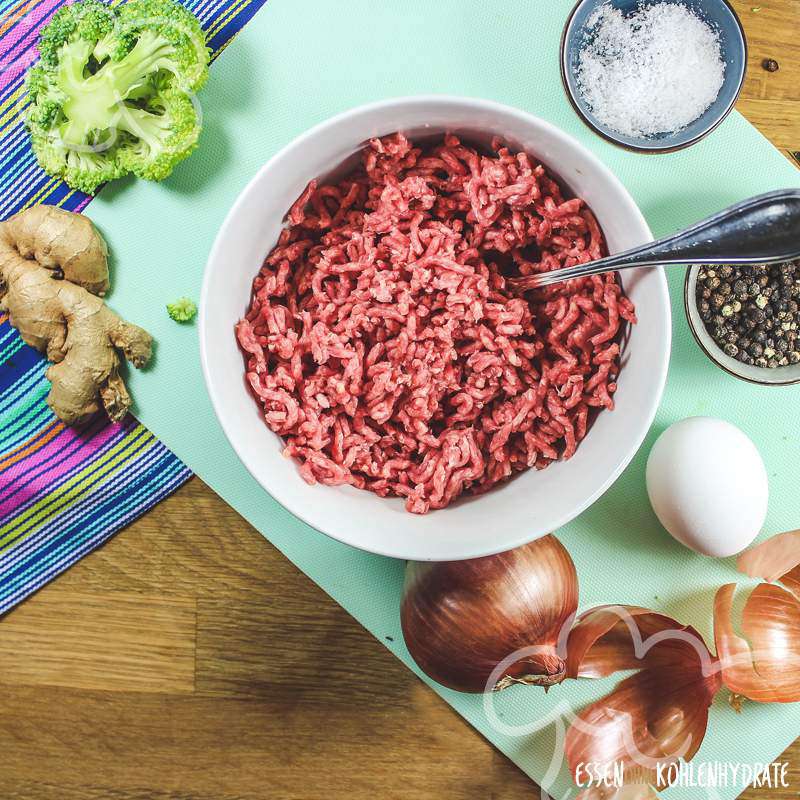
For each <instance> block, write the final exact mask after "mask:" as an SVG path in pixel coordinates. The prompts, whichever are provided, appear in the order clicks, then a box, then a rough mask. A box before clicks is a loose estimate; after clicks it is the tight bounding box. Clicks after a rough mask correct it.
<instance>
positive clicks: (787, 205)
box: [508, 189, 800, 292]
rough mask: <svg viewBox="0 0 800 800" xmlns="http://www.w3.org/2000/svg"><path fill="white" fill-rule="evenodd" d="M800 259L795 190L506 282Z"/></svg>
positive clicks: (518, 284) (799, 203)
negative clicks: (588, 258) (651, 239)
mask: <svg viewBox="0 0 800 800" xmlns="http://www.w3.org/2000/svg"><path fill="white" fill-rule="evenodd" d="M798 257H800V189H779V190H778V191H774V192H767V193H766V194H760V195H757V196H756V197H751V198H750V199H749V200H743V201H742V202H741V203H736V204H735V205H732V206H730V207H729V208H726V209H725V210H724V211H720V212H719V213H718V214H714V215H713V216H711V217H708V218H707V219H704V220H701V221H700V222H697V223H695V224H694V225H691V226H690V227H688V228H686V229H685V230H683V231H680V232H679V233H676V234H673V235H672V236H667V237H665V238H664V239H658V240H657V241H655V242H648V243H647V244H643V245H641V246H639V247H634V248H633V249H632V250H626V251H625V252H624V253H616V254H615V255H613V256H606V257H605V258H601V259H598V260H597V261H589V262H588V263H586V264H576V265H575V266H572V267H565V268H563V269H556V270H552V271H551V272H542V273H539V274H537V275H530V276H526V277H524V278H512V279H510V280H509V281H508V283H509V285H510V286H511V288H512V289H513V290H514V291H517V292H524V291H526V290H528V289H536V288H539V287H542V286H550V285H551V284H554V283H561V282H562V281H567V280H570V279H572V278H583V277H585V276H587V275H597V274H599V273H602V272H613V271H616V270H621V269H628V268H630V267H659V266H670V265H675V264H681V265H688V264H773V263H777V262H781V261H791V260H793V259H795V258H798Z"/></svg>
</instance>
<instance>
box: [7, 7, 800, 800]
mask: <svg viewBox="0 0 800 800" xmlns="http://www.w3.org/2000/svg"><path fill="white" fill-rule="evenodd" d="M735 5H736V8H737V11H738V12H739V14H740V16H741V18H742V21H743V23H744V25H745V28H746V30H747V33H748V37H749V42H750V68H749V71H748V77H747V82H746V84H745V89H744V93H743V97H742V100H741V101H740V103H739V108H740V110H741V111H743V112H744V113H745V114H746V115H747V116H748V117H749V118H750V119H751V120H752V121H753V122H754V123H755V124H756V125H758V126H759V128H760V129H761V130H762V131H763V132H764V134H765V135H767V136H768V137H769V138H770V139H771V140H772V141H773V143H774V144H775V145H776V146H778V147H779V148H781V149H782V150H783V151H784V152H787V151H795V150H800V0H749V1H748V2H736V3H735ZM767 57H769V58H774V59H775V60H777V61H778V63H779V65H780V69H779V70H778V72H775V73H768V72H766V71H765V70H764V69H763V68H762V66H761V62H762V60H763V59H764V58H767ZM739 155H740V157H742V158H746V156H747V154H746V153H742V154H739ZM0 696H1V697H2V701H0V800H267V798H269V800H289V799H290V798H291V799H292V800H300V798H302V799H303V800H306V799H308V798H326V800H337V798H342V800H358V799H359V798H372V797H375V796H379V797H386V798H390V797H392V798H394V797H397V798H452V799H454V800H458V799H459V798H464V800H467V798H469V800H475V798H482V799H483V798H496V799H497V800H502V799H504V798H508V799H509V800H510V799H511V798H526V800H528V799H529V798H532V797H538V792H537V791H536V790H535V789H534V786H533V784H532V783H531V782H530V781H529V780H528V779H527V778H526V777H525V776H524V775H523V774H522V773H521V772H520V771H519V770H518V769H517V768H516V767H515V766H514V765H513V764H512V763H511V762H510V761H508V760H507V759H506V758H505V757H504V756H502V755H500V754H499V753H498V752H497V751H495V750H494V748H492V746H491V745H489V744H488V743H487V742H486V741H485V740H484V739H483V738H481V736H479V735H478V734H477V733H476V732H475V731H474V730H472V729H471V728H470V727H469V726H468V725H467V723H466V722H465V721H464V720H463V719H461V717H459V716H458V715H457V714H456V713H455V712H453V711H452V710H450V708H449V707H448V706H447V705H446V704H445V703H444V702H443V701H442V700H440V699H439V698H438V697H437V696H436V695H435V694H434V693H433V692H432V691H430V690H429V689H428V688H427V687H426V686H424V685H423V684H422V683H421V682H420V681H419V680H417V678H415V677H414V676H413V675H412V674H411V672H410V671H409V670H407V669H406V668H405V667H404V666H403V665H402V664H401V663H400V662H399V661H397V660H396V659H395V658H394V657H393V656H392V655H391V654H390V653H389V652H388V651H387V650H385V649H384V648H383V647H382V646H381V645H380V643H379V642H377V641H375V640H374V639H373V638H372V636H371V635H370V634H368V633H367V632H366V631H364V630H363V629H362V628H361V627H360V626H359V625H358V624H357V623H356V622H355V621H354V620H353V619H352V618H351V617H350V616H349V615H348V614H347V613H346V612H345V611H343V610H342V609H341V608H340V607H339V606H338V605H337V604H336V603H334V602H333V601H332V600H331V599H330V598H328V597H327V596H326V595H325V594H324V592H323V591H322V590H321V589H320V588H319V587H318V586H316V585H315V584H314V583H312V582H311V581H310V580H308V579H307V578H306V577H305V576H304V575H302V574H301V573H300V572H299V571H298V570H297V569H296V568H295V567H294V566H293V565H292V564H290V563H289V562H288V561H287V560H286V559H284V558H283V556H282V555H281V554H280V553H279V552H278V551H276V550H275V549H274V548H273V547H272V546H271V545H270V544H269V543H268V542H267V541H266V540H265V539H263V538H262V537H261V536H260V535H259V534H258V533H257V532H256V531H255V530H253V529H252V528H251V527H250V526H249V525H248V524H247V523H246V522H245V521H244V520H243V519H242V518H241V517H239V516H238V515H237V514H236V513H235V512H234V511H232V510H231V509H230V508H228V507H227V506H226V505H225V504H224V503H223V502H222V501H221V500H220V499H218V498H217V497H216V496H215V495H214V494H213V493H212V492H211V491H210V490H209V489H208V487H206V486H205V485H204V484H203V483H202V482H201V481H200V480H199V479H193V480H192V481H190V482H189V483H188V484H187V485H186V486H185V487H183V488H182V489H181V490H180V491H178V492H176V493H175V495H173V496H172V497H171V498H169V499H168V500H166V501H164V502H163V503H162V504H161V505H159V506H158V507H157V508H155V509H154V510H153V511H151V512H150V513H149V514H147V515H146V516H145V517H144V518H143V519H141V520H140V521H138V522H137V523H135V524H133V525H131V526H130V527H129V528H128V529H127V530H126V531H124V532H123V533H122V534H120V535H119V536H117V537H116V538H115V539H113V540H112V541H111V542H109V543H108V544H107V545H106V546H105V547H103V548H101V549H100V550H98V551H96V552H95V553H93V554H92V555H90V556H88V557H87V558H85V559H84V560H83V561H81V562H80V563H79V564H78V565H77V566H75V567H73V568H72V569H71V570H69V571H68V572H67V573H66V574H64V575H63V576H61V577H60V578H58V579H57V580H56V581H54V582H53V583H51V584H50V585H49V586H47V587H46V588H44V589H43V590H42V591H40V592H39V593H38V594H37V595H36V596H35V597H34V598H32V599H31V600H29V601H27V602H26V603H23V604H22V605H21V606H20V607H19V608H18V609H16V610H14V611H13V612H11V613H9V614H8V615H7V616H6V617H4V618H3V619H2V621H0ZM742 735H743V736H746V735H747V733H746V730H743V731H742ZM783 757H784V759H786V760H787V761H789V762H790V764H791V771H790V775H791V786H792V788H791V789H786V790H764V789H762V790H754V789H749V790H748V791H746V792H745V793H744V795H742V797H743V798H747V800H756V798H767V797H769V798H771V800H787V798H790V797H792V798H797V797H798V795H799V794H800V741H798V742H796V743H795V744H794V745H793V746H792V747H790V748H789V750H787V751H786V753H785V754H784V756H783Z"/></svg>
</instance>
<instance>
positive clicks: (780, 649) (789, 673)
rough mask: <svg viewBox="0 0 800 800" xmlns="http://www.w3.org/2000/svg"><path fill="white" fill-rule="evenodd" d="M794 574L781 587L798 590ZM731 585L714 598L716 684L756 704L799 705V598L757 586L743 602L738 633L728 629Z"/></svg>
mask: <svg viewBox="0 0 800 800" xmlns="http://www.w3.org/2000/svg"><path fill="white" fill-rule="evenodd" d="M798 572H800V570H797V569H795V570H792V572H790V573H788V574H787V575H784V576H783V578H782V579H781V582H782V583H784V585H785V586H786V587H787V588H788V589H790V590H792V589H795V590H796V588H800V582H797V579H800V574H797V575H796V576H795V573H798ZM735 590H736V584H734V583H728V584H726V585H725V586H722V587H720V589H719V591H718V592H717V596H716V597H715V598H714V639H715V641H716V645H717V654H718V656H719V659H720V663H721V666H722V680H723V682H724V683H725V685H726V686H727V687H728V688H729V689H730V690H731V691H732V692H733V693H734V694H735V695H741V696H743V697H747V698H748V699H750V700H756V701H758V702H759V703H796V702H797V701H800V596H798V595H796V594H794V593H793V592H792V591H787V590H786V589H784V588H783V587H781V586H777V585H774V584H770V583H761V584H759V585H758V586H756V588H755V589H753V591H752V592H751V593H750V595H749V597H748V598H747V600H746V601H745V605H744V609H743V611H742V620H741V629H742V633H743V634H744V636H745V638H742V637H740V636H738V635H737V634H736V633H735V631H734V628H733V620H732V616H731V614H732V608H733V595H734V592H735Z"/></svg>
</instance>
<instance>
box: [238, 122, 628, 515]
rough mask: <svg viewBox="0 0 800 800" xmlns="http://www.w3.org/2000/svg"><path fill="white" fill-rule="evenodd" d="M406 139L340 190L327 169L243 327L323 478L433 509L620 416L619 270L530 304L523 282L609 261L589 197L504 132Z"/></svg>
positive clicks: (272, 403) (301, 206) (271, 391)
mask: <svg viewBox="0 0 800 800" xmlns="http://www.w3.org/2000/svg"><path fill="white" fill-rule="evenodd" d="M492 147H493V152H492V153H491V154H490V155H487V154H482V153H480V152H478V151H477V150H476V149H474V148H472V147H469V146H467V145H465V144H463V143H462V142H461V141H460V140H459V139H458V138H457V137H456V136H453V135H446V136H444V137H442V138H440V139H439V140H438V141H437V142H436V143H434V144H429V145H428V144H426V145H425V146H417V145H415V144H413V143H411V142H409V141H408V140H407V139H406V138H405V137H404V136H402V135H401V134H394V135H392V136H387V137H384V138H383V139H376V140H373V141H371V142H370V143H369V146H368V147H366V148H365V150H364V153H363V157H362V166H361V167H360V168H359V169H357V170H356V171H355V172H353V173H352V174H350V175H349V176H348V177H346V178H344V179H343V180H341V181H339V182H338V183H336V184H333V185H318V184H317V182H316V181H312V182H311V183H310V184H309V186H308V187H307V188H306V190H305V191H304V192H303V194H302V195H301V197H300V198H299V199H298V200H297V202H296V203H295V204H294V205H293V206H292V208H291V209H290V211H289V214H288V221H287V225H286V227H285V228H284V229H283V231H282V232H281V235H280V238H279V240H278V244H277V245H276V246H275V248H274V249H273V250H272V252H271V253H270V254H269V255H268V256H267V258H266V261H265V262H264V266H263V267H262V268H261V271H260V272H259V274H258V276H257V277H256V279H255V281H254V283H253V298H252V304H251V306H250V309H249V310H248V312H247V315H246V317H245V318H244V319H243V320H242V321H241V322H240V323H239V324H238V325H237V328H236V335H237V337H238V340H239V344H240V346H241V347H242V349H243V350H244V352H245V357H246V365H247V366H246V375H247V380H248V382H249V384H250V386H251V388H252V391H253V393H254V394H255V396H256V398H257V400H258V402H259V403H260V404H261V405H262V407H263V410H264V419H265V421H266V423H267V425H268V426H269V427H270V428H271V429H272V430H273V431H274V432H275V433H277V434H278V435H279V436H281V437H282V438H283V441H284V442H285V445H286V447H285V450H284V453H285V455H287V456H291V457H292V458H294V459H296V461H297V462H298V464H299V468H300V473H301V475H302V476H303V478H305V480H307V481H308V482H309V483H315V482H320V483H326V484H333V485H335V484H352V485H353V486H356V487H358V488H361V489H369V490H370V491H373V492H376V493H377V494H378V495H380V496H382V497H385V496H390V495H395V496H398V495H399V496H401V497H404V498H406V508H407V509H408V510H409V511H412V512H414V513H419V514H423V513H425V512H427V511H428V510H429V509H433V508H444V507H445V506H447V505H448V504H449V503H451V502H453V500H455V499H456V498H457V497H458V496H459V495H461V494H465V493H472V494H474V493H478V492H483V491H486V490H487V489H489V488H490V487H491V486H493V485H494V484H496V483H498V482H500V481H504V480H506V479H507V478H509V477H511V476H512V475H513V474H514V473H517V472H520V471H522V470H526V469H528V468H530V467H536V468H538V469H542V468H544V467H546V466H547V465H548V464H550V463H552V462H553V461H555V460H556V459H558V458H565V459H566V458H569V457H570V456H572V454H573V453H574V452H575V449H576V447H577V446H578V443H579V442H580V441H581V439H583V437H584V436H585V434H586V429H587V425H588V422H589V415H590V412H591V410H592V409H595V408H596V409H601V408H606V409H609V410H610V409H612V408H613V406H614V402H613V399H612V396H613V393H614V391H615V390H616V383H615V381H616V378H617V373H618V371H619V363H618V362H619V344H618V338H619V337H618V333H619V332H620V327H621V325H622V324H623V320H627V321H628V322H631V323H633V322H635V314H634V309H633V306H632V304H631V302H630V301H629V300H628V299H627V298H626V297H625V296H624V294H623V292H622V289H621V287H620V286H619V284H618V283H617V280H616V276H614V275H605V276H594V277H590V278H582V279H578V280H572V281H570V282H568V283H562V284H558V285H556V286H553V287H549V288H547V289H543V290H539V291H538V292H536V293H532V294H530V295H529V296H528V298H527V299H522V298H519V297H515V296H514V295H513V294H511V293H510V292H509V291H507V290H506V287H505V277H506V276H510V275H528V274H531V273H535V272H542V271H547V270H551V269H556V268H558V267H562V266H570V265H572V264H575V263H578V262H583V261H590V260H593V259H596V258H599V257H600V256H601V255H603V254H604V241H603V235H602V233H601V231H600V228H599V226H598V224H597V222H596V220H595V218H594V216H593V215H592V213H591V211H590V210H589V209H588V208H586V206H585V204H584V203H583V201H582V200H580V199H579V198H574V199H568V200H565V199H564V198H563V197H562V194H561V189H560V187H559V185H558V184H557V183H556V182H555V181H554V180H553V179H552V178H551V177H550V176H549V174H548V172H547V170H546V169H545V168H544V167H543V166H542V165H541V164H539V163H537V162H536V161H535V159H533V158H532V157H531V156H529V155H527V154H526V153H517V154H514V153H512V152H510V151H509V150H508V149H507V148H506V147H503V146H501V144H500V143H499V142H494V143H493V145H492Z"/></svg>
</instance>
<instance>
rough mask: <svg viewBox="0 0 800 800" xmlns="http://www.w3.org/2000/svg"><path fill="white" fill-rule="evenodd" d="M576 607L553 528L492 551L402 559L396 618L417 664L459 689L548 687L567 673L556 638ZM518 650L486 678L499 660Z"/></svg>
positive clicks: (571, 574)
mask: <svg viewBox="0 0 800 800" xmlns="http://www.w3.org/2000/svg"><path fill="white" fill-rule="evenodd" d="M577 607H578V575H577V573H576V571H575V565H574V564H573V562H572V559H571V558H570V555H569V553H568V552H567V550H566V549H565V548H564V546H563V545H562V544H561V542H559V541H558V539H556V538H555V536H553V535H552V534H551V535H549V536H544V537H542V538H541V539H537V540H536V541H533V542H531V543H530V544H527V545H524V546H523V547H518V548H516V549H515V550H509V551H508V552H506V553H499V554H498V555H494V556H485V557H482V558H473V559H468V560H466V561H440V562H414V561H412V562H409V563H408V566H407V567H406V583H405V589H404V593H403V602H402V606H401V610H400V617H401V623H402V629H403V637H404V638H405V642H406V646H407V647H408V650H409V653H410V654H411V656H412V657H413V659H414V661H416V662H417V665H418V666H419V667H420V669H421V670H422V671H423V672H424V673H425V674H426V675H428V676H429V677H431V678H433V679H434V680H435V681H437V682H438V683H441V684H442V685H443V686H447V687H448V688H450V689H456V690H457V691H461V692H483V691H486V690H487V689H503V688H505V687H506V686H509V685H510V684H512V683H528V684H534V685H538V686H551V685H553V684H555V683H560V682H561V681H562V680H563V679H564V678H565V677H566V664H565V661H564V658H563V655H564V654H563V653H562V654H560V653H559V652H558V642H559V637H562V639H563V640H564V641H565V640H566V631H567V630H568V628H569V626H570V625H571V623H572V619H573V618H574V615H575V612H576V610H577ZM522 648H533V649H535V650H536V652H533V653H530V652H529V653H527V654H525V655H523V657H522V658H520V660H518V661H515V662H512V663H511V664H510V665H509V666H508V667H507V668H506V669H504V670H503V671H502V673H501V674H500V676H499V677H498V679H497V680H496V681H493V682H491V684H490V679H491V677H492V673H493V671H494V670H495V669H496V668H497V667H498V665H499V664H500V662H501V661H503V660H504V659H506V658H508V657H510V656H512V654H514V653H515V652H516V651H518V650H521V649H522Z"/></svg>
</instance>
